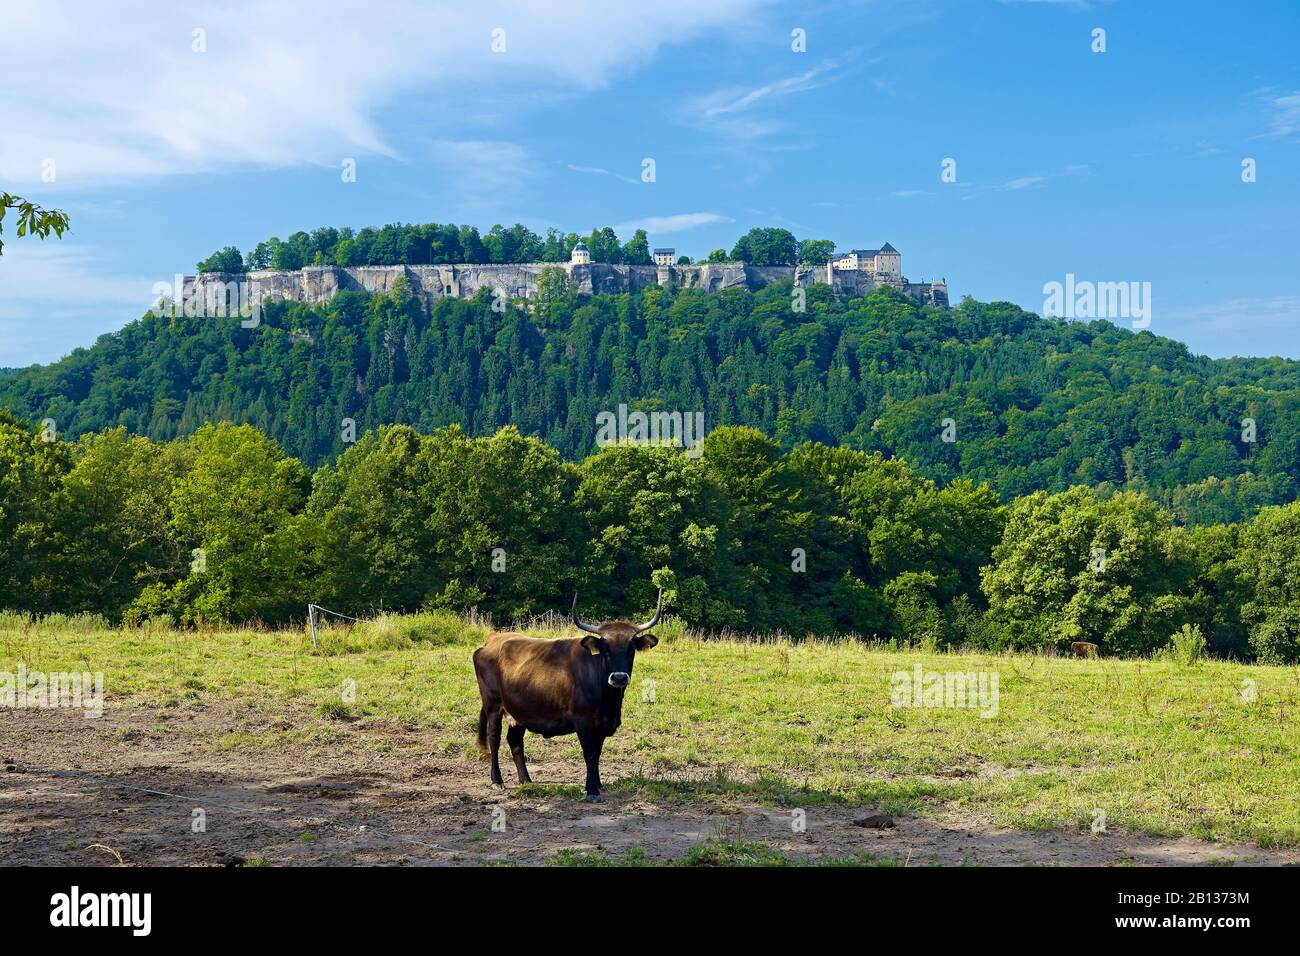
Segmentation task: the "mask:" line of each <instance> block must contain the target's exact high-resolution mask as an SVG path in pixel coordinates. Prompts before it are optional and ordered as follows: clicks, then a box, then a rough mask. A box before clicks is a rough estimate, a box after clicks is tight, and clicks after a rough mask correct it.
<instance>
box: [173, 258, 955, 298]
mask: <svg viewBox="0 0 1300 956" xmlns="http://www.w3.org/2000/svg"><path fill="white" fill-rule="evenodd" d="M675 254H676V250H675V249H655V250H654V260H655V264H654V265H645V266H631V265H613V264H610V263H606V262H592V261H591V251H590V250H589V249H588V248H587V246H586V244H585V243H583V242H579V243H578V244H577V245H576V246H574V247H573V253H572V254H571V255H570V257H569V261H568V262H563V263H559V262H518V263H468V262H467V263H448V264H445V265H396V266H307V267H306V268H303V269H299V270H296V271H288V270H272V269H263V270H258V271H254V272H248V273H224V272H205V273H202V274H201V275H198V276H186V277H185V278H184V280H183V286H184V292H183V296H184V298H185V300H187V301H188V300H189V299H190V298H191V297H195V296H201V297H202V300H203V301H205V302H206V301H209V300H211V301H218V300H220V301H244V300H251V302H252V303H253V304H260V303H261V302H263V301H269V300H272V299H288V300H290V301H293V302H306V303H308V304H311V305H322V304H324V303H326V302H328V301H329V300H330V299H332V298H334V296H335V295H337V294H338V293H339V292H343V291H346V290H352V289H355V290H361V291H365V292H370V293H372V294H382V295H389V294H391V293H392V290H393V288H394V285H395V283H396V282H397V280H398V279H399V278H403V277H404V278H405V280H406V284H407V286H408V287H409V288H410V290H411V292H412V293H413V294H414V295H415V296H417V297H418V298H419V299H420V301H421V302H423V303H424V304H425V305H426V306H427V305H432V304H433V303H434V302H436V301H437V300H439V299H445V298H462V299H470V298H473V297H474V296H475V295H477V294H478V293H479V291H480V290H482V289H488V290H490V291H492V292H493V293H494V294H495V293H500V294H501V295H505V296H507V297H509V298H512V299H532V298H535V297H536V296H537V290H538V280H539V279H540V277H541V274H542V272H543V271H544V270H547V269H550V270H557V269H558V270H561V271H563V272H564V273H565V275H566V277H567V279H568V281H569V285H570V288H572V289H573V291H575V292H577V293H578V294H580V295H593V294H596V293H609V294H618V293H621V292H635V291H636V290H638V289H646V288H650V287H653V286H660V287H665V288H667V287H671V288H674V289H704V290H706V291H709V292H717V291H720V290H722V289H750V290H753V289H761V288H762V287H763V286H766V285H770V284H772V283H774V282H793V284H794V285H795V286H796V287H798V288H807V287H809V286H814V285H822V286H829V287H830V288H831V290H832V291H833V292H834V293H835V294H836V295H842V296H861V295H867V294H868V293H870V292H873V291H875V290H876V289H882V288H889V289H894V290H895V291H897V292H901V293H902V294H903V295H906V296H910V297H911V298H913V299H915V300H916V301H917V302H919V303H921V304H922V305H934V306H939V307H942V308H947V306H948V283H947V282H946V281H945V280H942V279H941V280H939V281H938V282H924V281H922V282H909V281H908V280H907V279H906V278H905V277H904V276H903V271H902V256H901V255H900V254H899V252H898V250H897V249H895V248H894V247H893V246H891V245H890V244H889V243H885V244H884V245H883V246H881V247H880V248H879V249H853V250H850V251H849V252H845V253H840V254H838V255H835V256H833V257H832V258H831V259H830V260H829V261H828V262H826V264H825V265H811V264H807V263H804V264H800V265H795V266H756V265H751V264H749V263H746V262H701V263H696V264H695V265H676V264H675V263H674V261H673V256H674V255H675ZM231 296H235V297H236V298H235V299H231Z"/></svg>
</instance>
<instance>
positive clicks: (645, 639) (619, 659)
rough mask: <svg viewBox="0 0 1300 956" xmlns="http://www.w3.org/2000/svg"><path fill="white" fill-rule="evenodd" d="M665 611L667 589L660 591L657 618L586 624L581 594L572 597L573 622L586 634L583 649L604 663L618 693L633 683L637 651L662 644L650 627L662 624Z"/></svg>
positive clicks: (656, 607) (607, 676) (607, 680)
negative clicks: (580, 608) (581, 616)
mask: <svg viewBox="0 0 1300 956" xmlns="http://www.w3.org/2000/svg"><path fill="white" fill-rule="evenodd" d="M663 609H664V589H663V588H660V589H659V602H658V604H657V605H656V606H655V613H654V617H652V618H650V620H648V621H646V622H645V623H644V624H629V623H628V622H627V621H606V622H605V623H604V624H600V625H596V624H584V623H583V622H582V620H581V619H579V617H578V595H577V594H574V595H573V623H574V624H575V625H576V626H577V627H579V628H581V629H582V630H584V631H586V632H587V635H586V636H585V637H584V638H583V639H582V646H583V647H585V648H586V649H587V650H588V651H589V652H590V653H591V654H593V655H595V656H597V657H599V658H600V660H601V664H602V666H603V667H604V670H605V682H606V683H607V684H609V686H610V687H613V688H615V689H616V690H622V689H624V688H625V687H627V685H628V684H630V683H631V682H632V660H633V658H635V657H636V652H637V651H648V650H649V649H650V648H652V647H654V646H655V645H656V644H658V643H659V638H657V637H655V636H654V635H653V634H651V633H650V628H652V627H654V626H655V625H656V624H658V623H659V616H660V615H661V614H662V613H663Z"/></svg>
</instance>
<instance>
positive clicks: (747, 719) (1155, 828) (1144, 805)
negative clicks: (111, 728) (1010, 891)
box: [0, 613, 1300, 847]
mask: <svg viewBox="0 0 1300 956" xmlns="http://www.w3.org/2000/svg"><path fill="white" fill-rule="evenodd" d="M487 630H488V627H487V622H485V621H483V620H480V619H477V618H474V617H472V616H471V617H466V618H462V617H459V616H455V615H452V614H448V613H434V614H421V615H412V616H406V617H388V618H380V619H377V620H374V621H369V622H366V623H364V624H361V625H358V626H357V627H355V628H343V627H327V628H325V629H324V630H322V631H321V634H320V638H321V647H320V649H319V651H316V650H313V648H312V645H311V641H310V638H309V637H308V635H307V633H306V631H305V629H304V630H302V631H297V630H282V631H274V630H249V629H245V630H231V631H197V632H195V631H183V630H176V629H172V628H170V627H167V626H164V625H150V626H144V627H141V628H139V629H135V630H119V629H113V628H109V627H107V626H105V625H104V624H103V622H101V621H99V620H97V619H94V618H58V617H55V618H49V619H46V620H44V621H33V620H31V619H27V618H23V617H19V616H16V615H0V671H10V672H12V671H15V670H16V669H17V667H18V665H19V663H23V664H25V665H26V668H27V670H28V671H29V672H31V671H35V670H39V671H44V672H47V673H48V672H55V671H102V672H103V674H104V687H105V694H106V702H105V707H106V709H111V708H113V707H114V706H120V705H134V706H141V707H184V706H189V705H192V704H193V703H195V702H205V703H217V702H220V703H222V704H225V705H229V706H231V707H234V708H237V709H239V710H241V711H244V712H252V713H260V714H292V715H294V719H293V720H292V721H289V722H288V727H287V729H279V730H273V731H266V732H260V733H253V732H250V733H236V734H231V735H229V736H228V737H226V738H224V739H223V740H222V741H221V742H220V746H222V747H224V748H231V749H234V748H257V747H263V746H273V745H275V744H276V743H277V741H287V740H291V739H293V738H295V737H299V738H301V737H312V738H320V737H322V736H325V737H328V735H329V734H330V733H331V727H332V726H335V725H334V721H336V720H338V719H347V718H365V719H368V720H373V721H376V722H380V721H391V722H395V723H398V724H401V725H404V726H408V727H418V728H425V729H428V730H430V731H432V732H433V734H434V737H435V739H436V740H437V741H438V744H439V746H440V747H441V749H442V751H443V752H445V753H448V754H453V755H454V754H463V755H464V757H465V759H466V760H478V759H479V757H478V755H477V751H476V748H475V747H474V742H473V738H474V728H475V726H476V722H477V716H478V706H479V705H478V691H477V687H476V685H475V681H474V676H473V670H472V666H471V663H470V652H471V650H472V648H473V647H475V646H477V644H478V643H479V642H481V641H482V639H483V638H484V636H485V635H486V633H487ZM529 630H530V632H532V633H536V634H538V635H543V636H547V635H549V636H557V635H565V636H571V634H572V631H571V630H570V629H569V628H567V627H564V626H563V625H562V624H557V623H556V622H545V621H543V622H537V624H536V626H534V627H530V628H529ZM656 633H657V634H658V635H659V637H660V641H661V643H660V644H659V646H658V647H657V648H654V649H653V650H651V651H648V652H645V653H643V654H640V655H638V657H637V660H636V670H635V673H634V674H633V681H632V688H631V689H630V690H629V692H628V696H627V701H626V704H625V707H624V725H623V728H622V730H620V732H619V734H618V735H617V736H616V737H614V738H612V739H611V740H610V741H609V742H608V743H607V745H606V750H605V753H606V758H607V760H620V761H623V762H624V763H625V764H627V765H631V766H634V767H637V768H639V769H638V772H637V773H635V774H633V775H632V776H631V777H628V776H626V775H623V774H615V773H610V772H608V771H607V772H606V781H607V784H608V785H610V788H611V790H613V791H615V792H618V791H623V792H627V791H628V790H638V789H639V790H644V791H647V792H649V793H651V794H653V795H655V796H657V797H659V798H662V799H668V800H671V799H680V800H705V801H707V800H712V801H724V802H725V801H736V800H750V801H759V802H764V803H770V804H788V805H811V804H815V803H817V802H819V801H843V802H850V803H858V804H863V805H868V806H872V807H880V808H883V809H885V810H888V811H890V812H892V813H894V814H940V813H946V812H954V813H957V814H969V815H978V816H980V817H982V818H985V819H988V820H990V821H991V822H993V823H995V824H998V825H1005V826H1011V827H1016V828H1022V829H1054V828H1062V829H1071V830H1082V831H1087V830H1088V828H1089V827H1090V825H1091V824H1092V822H1093V819H1094V812H1095V811H1096V810H1102V811H1104V812H1105V817H1106V825H1107V827H1108V828H1109V829H1111V830H1121V831H1129V832H1137V833H1147V834H1154V835H1168V836H1175V835H1190V836H1193V837H1198V838H1202V839H1217V840H1226V841H1243V842H1251V843H1256V844H1259V845H1260V846H1264V847H1281V846H1296V845H1300V725H1298V724H1297V719H1300V707H1298V706H1297V705H1298V704H1300V670H1298V669H1297V668H1294V667H1287V668H1283V667H1267V666H1258V665H1242V664H1236V663H1228V662H1223V661H1201V662H1198V663H1191V664H1189V663H1178V662H1175V661H1173V660H1110V659H1103V660H1091V661H1089V660H1074V659H1065V658H1056V657H1048V656H1028V655H1000V656H999V655H980V654H965V653H962V654H944V653H933V652H922V651H917V650H909V649H898V648H888V647H869V646H866V645H864V644H862V643H859V642H855V641H838V642H827V641H811V640H809V641H791V640H764V641H758V640H742V639H738V638H727V637H711V638H705V637H704V636H702V635H698V634H694V633H691V632H688V631H686V630H685V629H684V628H682V627H681V626H680V624H678V623H677V622H674V621H671V620H670V621H667V622H665V624H664V625H663V626H662V627H660V628H657V629H656ZM917 664H919V665H921V667H922V668H923V669H925V670H926V671H938V672H953V671H961V672H972V671H975V672H978V671H985V672H989V673H996V674H997V675H998V687H999V696H998V707H997V713H996V716H991V717H983V716H981V713H980V710H979V709H959V708H952V707H938V708H909V707H894V706H891V703H890V691H891V686H890V678H891V675H892V674H894V673H895V672H899V671H907V672H912V671H913V668H914V667H915V666H916V665H917ZM349 681H353V682H355V699H354V700H351V701H345V700H344V694H343V688H344V687H345V685H347V682H349ZM647 682H653V694H652V695H651V694H649V693H648V691H649V690H650V688H651V685H650V684H648V683H647ZM1252 692H1253V693H1252ZM645 696H653V700H646V699H644V697H645ZM283 725H284V722H281V724H280V726H283ZM529 740H530V741H531V743H529V745H528V746H530V748H531V749H532V751H533V752H534V753H536V752H538V751H539V748H540V747H551V748H567V750H564V749H561V750H560V751H556V752H562V753H566V754H568V755H571V756H574V757H575V758H576V757H577V756H578V754H579V751H578V747H577V742H576V739H575V738H572V737H568V738H558V739H557V740H555V741H552V742H550V743H545V744H544V743H542V742H541V740H540V739H539V738H534V737H531V736H530V738H529ZM570 751H571V753H569V752H570ZM505 763H506V764H507V768H506V769H507V776H508V777H509V778H511V779H513V775H512V773H511V772H510V770H509V768H508V763H509V761H508V760H506V761H505ZM484 773H485V778H486V771H484ZM547 789H548V787H547V785H545V784H543V785H540V786H538V785H534V786H533V787H531V788H530V790H532V791H533V792H543V793H544V792H546V791H547ZM549 789H552V790H558V791H562V792H565V793H568V792H569V791H570V790H572V791H573V792H574V793H576V792H577V787H576V786H574V787H557V786H554V785H552V786H551V787H550V788H549Z"/></svg>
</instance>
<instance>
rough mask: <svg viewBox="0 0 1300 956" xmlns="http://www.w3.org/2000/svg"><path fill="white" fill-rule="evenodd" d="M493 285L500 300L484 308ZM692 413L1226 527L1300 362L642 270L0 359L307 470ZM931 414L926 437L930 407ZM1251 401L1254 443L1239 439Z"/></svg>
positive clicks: (35, 398) (1299, 417)
mask: <svg viewBox="0 0 1300 956" xmlns="http://www.w3.org/2000/svg"><path fill="white" fill-rule="evenodd" d="M499 307H500V306H499V304H498V308H499ZM620 403H627V404H628V405H629V406H630V407H632V408H633V409H638V408H639V409H642V410H647V411H650V410H669V411H682V412H693V411H702V412H703V413H704V417H705V424H706V428H708V429H712V428H714V427H716V426H718V425H722V424H745V425H752V426H755V427H758V428H760V429H762V430H763V431H765V432H767V433H768V434H770V435H772V436H774V437H775V438H777V439H778V440H779V441H780V442H781V444H782V445H783V446H785V447H787V448H788V447H792V446H794V445H795V444H797V443H799V442H802V441H804V440H806V439H812V440H816V441H821V442H825V443H830V444H840V443H843V444H847V445H850V446H852V447H855V448H859V449H864V450H878V451H881V452H884V453H886V454H890V455H897V456H902V457H904V458H906V459H908V460H909V461H910V462H912V463H913V464H914V466H915V467H916V468H917V470H918V471H919V472H921V473H922V474H924V475H926V476H928V477H931V478H933V479H935V480H936V481H939V482H941V483H944V482H947V481H950V480H951V479H953V478H956V477H959V476H964V477H970V478H974V479H976V480H980V481H987V482H988V483H989V484H991V485H992V486H993V487H994V488H995V489H996V490H997V491H998V492H999V493H1000V494H1001V495H1002V496H1003V497H1004V498H1006V499H1008V500H1009V499H1010V498H1011V497H1012V496H1017V495H1023V494H1027V493H1029V492H1032V491H1035V490H1038V489H1045V490H1049V491H1057V490H1062V489H1064V488H1066V487H1068V486H1070V485H1074V484H1087V485H1102V486H1110V487H1120V486H1124V487H1130V488H1141V489H1145V490H1147V491H1149V492H1150V493H1151V494H1152V495H1154V496H1155V497H1156V498H1157V499H1158V500H1161V501H1162V502H1163V503H1164V504H1166V505H1167V506H1169V507H1170V508H1172V510H1173V511H1174V512H1175V514H1176V515H1178V516H1179V517H1180V518H1182V519H1183V520H1186V521H1191V522H1206V521H1231V520H1237V519H1239V518H1242V517H1246V516H1248V515H1250V514H1252V513H1253V512H1254V511H1255V510H1256V509H1257V508H1258V506H1259V505H1262V504H1271V503H1282V502H1286V501H1290V500H1293V499H1294V498H1295V497H1296V489H1297V479H1300V363H1297V362H1294V361H1289V360H1282V359H1228V360H1211V359H1207V358H1202V357H1196V356H1192V355H1191V354H1189V352H1188V351H1187V349H1186V347H1185V346H1183V345H1182V344H1180V343H1178V342H1175V341H1172V340H1170V339H1165V338H1159V337H1157V336H1154V335H1152V334H1150V333H1149V332H1141V333H1134V332H1132V331H1130V330H1127V329H1123V328H1119V327H1117V326H1115V325H1113V324H1111V323H1108V322H1104V321H1103V322H1091V323H1080V322H1065V321H1059V320H1047V319H1040V318H1038V317H1037V316H1035V315H1032V314H1030V313H1027V312H1024V311H1023V310H1021V309H1019V308H1018V307H1016V306H1014V305H1011V304H1008V303H1003V302H997V303H987V304H986V303H978V302H973V301H970V300H967V301H966V302H964V303H963V304H962V305H961V306H959V307H957V308H954V309H952V310H941V309H932V308H923V307H920V306H917V305H916V304H915V303H913V302H911V301H910V300H908V299H905V298H903V297H901V296H898V295H895V294H893V293H890V292H887V291H881V292H876V293H873V294H872V295H870V296H868V297H866V298H856V299H842V300H835V299H834V298H833V297H832V296H831V295H830V292H829V290H827V289H824V288H819V287H814V288H812V289H810V290H809V293H808V301H807V309H806V311H803V312H801V313H800V312H794V311H792V308H791V295H790V289H789V285H788V283H787V284H786V285H785V286H784V287H783V286H772V287H768V288H766V289H763V290H760V291H758V292H753V293H751V292H746V291H742V290H728V291H724V292H713V293H706V292H700V291H695V290H682V291H676V292H674V291H672V290H666V289H660V288H654V289H650V290H646V291H645V292H642V293H636V294H631V295H619V296H600V295H598V296H595V297H590V298H577V297H574V296H572V295H571V294H570V293H568V292H566V291H565V290H563V289H559V288H552V289H549V290H547V291H546V293H545V295H544V297H543V298H542V299H541V300H540V301H537V302H534V303H529V304H528V306H527V309H525V307H524V306H523V304H516V305H511V306H509V307H507V308H506V309H505V310H504V311H497V310H495V309H494V308H493V301H492V299H491V298H490V297H488V296H486V295H481V296H480V297H479V298H477V299H474V300H468V301H466V300H459V299H444V300H442V301H439V302H438V303H437V304H436V305H435V306H434V307H433V309H432V310H431V311H427V310H425V309H423V308H422V307H421V306H420V304H419V302H418V301H415V300H413V299H411V298H410V297H409V295H405V294H403V290H401V289H400V288H399V290H398V291H397V292H396V293H395V295H394V297H392V298H387V297H368V296H366V295H364V294H362V293H356V292H346V293H342V294H340V295H339V296H337V297H336V298H334V299H333V300H332V301H331V302H330V303H329V305H328V306H327V307H321V308H312V307H308V306H305V305H303V304H300V303H283V302H277V303H272V304H269V305H268V306H267V307H266V309H265V310H264V311H263V314H262V317H261V325H260V326H259V327H257V328H253V329H244V328H241V327H240V324H239V321H238V320H237V319H184V318H181V319H172V318H159V317H154V316H147V317H145V318H143V319H141V320H139V321H137V322H134V323H132V324H130V325H128V326H127V327H126V328H124V329H123V330H122V331H121V332H119V333H116V334H113V335H106V336H103V337H101V338H100V339H99V341H98V342H96V343H95V345H94V346H93V347H91V348H88V349H78V350H76V351H75V352H73V353H72V354H71V355H70V356H68V357H67V358H65V359H63V360H62V361H60V362H57V363H54V364H52V365H48V366H33V367H32V368H29V369H24V370H22V371H20V372H18V373H17V374H14V375H9V376H5V377H3V378H0V407H9V408H10V409H12V410H13V411H14V412H16V413H17V414H19V415H20V416H23V417H26V418H28V419H30V420H32V421H33V422H35V421H38V420H40V419H44V418H52V419H54V421H55V423H56V426H57V428H58V430H59V433H60V436H61V437H62V436H66V437H73V436H75V435H78V434H82V433H86V432H92V431H98V430H101V429H104V428H108V427H110V426H114V425H118V424H122V425H125V426H126V427H127V428H128V429H130V430H132V431H135V432H138V433H141V434H145V435H148V436H149V437H150V438H153V439H157V440H165V439H170V438H173V437H175V436H177V435H184V434H189V433H191V432H193V431H194V430H195V429H197V428H198V427H199V426H201V425H202V424H203V423H204V422H207V421H216V420H230V421H233V422H237V423H245V422H246V423H250V424H252V425H255V426H256V427H258V428H259V429H262V430H263V431H265V432H266V433H267V434H269V435H270V436H272V437H273V438H274V439H275V440H276V441H278V442H279V443H280V444H281V445H282V446H283V447H284V448H285V449H286V450H287V451H288V452H290V453H291V454H293V455H296V456H298V457H300V458H301V459H302V460H303V461H305V462H307V463H308V464H310V465H318V464H320V463H322V462H324V461H327V460H331V459H332V458H333V457H334V456H335V455H337V454H338V453H339V452H341V451H342V450H343V436H342V422H343V420H344V419H346V418H351V419H353V420H354V421H355V422H356V428H357V434H358V436H359V435H360V434H361V433H362V432H364V431H365V430H366V429H369V428H372V427H375V426H377V425H380V424H382V423H388V422H405V423H409V424H412V425H414V426H416V427H417V428H418V429H420V430H422V431H430V430H432V429H435V428H437V427H440V426H443V425H447V424H450V423H460V424H461V425H462V426H463V427H464V428H465V430H466V431H467V432H469V433H471V434H474V435H486V434H490V433H492V432H493V431H495V430H496V429H497V428H498V427H500V426H501V425H505V424H514V425H517V426H518V427H519V428H520V429H521V430H522V431H523V432H525V433H527V434H533V435H537V436H539V437H541V438H543V439H544V440H545V441H546V442H548V443H549V444H551V445H553V446H555V447H556V448H558V449H559V450H560V451H561V452H562V453H563V454H565V455H567V456H570V457H575V458H576V457H581V456H583V455H585V454H587V453H589V452H590V451H591V450H592V448H593V446H594V444H595V439H596V435H597V426H596V416H597V414H598V413H599V412H602V411H616V410H617V408H618V406H619V404H620ZM946 419H951V420H952V424H951V427H950V428H949V429H948V434H947V437H949V438H955V441H945V440H944V438H945V435H944V431H945V428H944V422H945V420H946ZM1244 419H1253V420H1254V437H1255V440H1254V441H1249V440H1244V439H1245V438H1249V435H1248V434H1247V432H1248V429H1249V427H1250V426H1249V423H1246V424H1245V425H1243V420H1244Z"/></svg>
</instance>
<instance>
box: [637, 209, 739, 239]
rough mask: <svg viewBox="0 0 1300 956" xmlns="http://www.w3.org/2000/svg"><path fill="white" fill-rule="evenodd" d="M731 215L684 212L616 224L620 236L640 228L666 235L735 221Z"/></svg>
mask: <svg viewBox="0 0 1300 956" xmlns="http://www.w3.org/2000/svg"><path fill="white" fill-rule="evenodd" d="M735 221H736V220H734V219H732V218H731V217H730V216H723V215H720V214H719V213H716V212H682V213H677V214H676V215H673V216H646V217H645V218H643V219H631V220H629V221H627V222H620V223H619V224H618V225H617V226H614V227H613V228H614V232H616V233H618V235H619V236H624V235H628V236H630V235H631V234H632V233H634V232H636V231H637V230H638V229H644V230H645V231H646V232H648V233H650V234H651V235H666V234H668V233H673V232H685V231H686V230H687V229H696V228H698V227H700V226H712V225H715V224H717V223H727V222H735Z"/></svg>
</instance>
